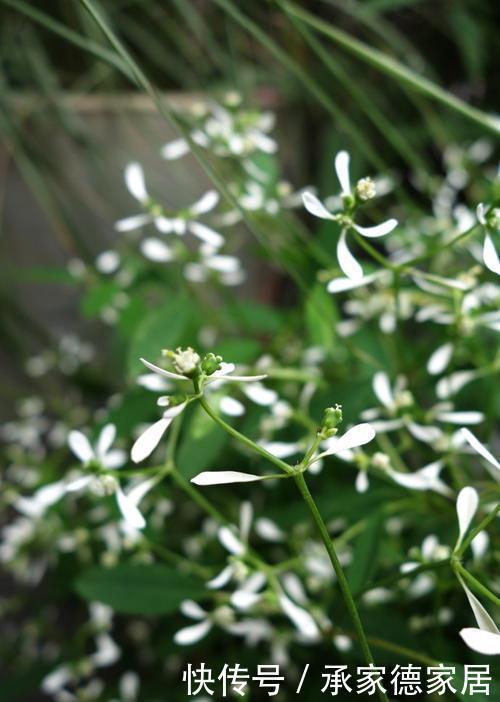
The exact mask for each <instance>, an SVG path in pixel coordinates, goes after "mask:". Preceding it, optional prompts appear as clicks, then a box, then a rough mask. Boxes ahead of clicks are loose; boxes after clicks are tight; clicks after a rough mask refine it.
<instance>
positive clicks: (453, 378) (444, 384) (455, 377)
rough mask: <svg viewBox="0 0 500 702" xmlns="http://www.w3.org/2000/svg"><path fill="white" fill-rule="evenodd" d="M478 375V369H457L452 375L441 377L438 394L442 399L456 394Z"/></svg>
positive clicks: (437, 389) (437, 388)
mask: <svg viewBox="0 0 500 702" xmlns="http://www.w3.org/2000/svg"><path fill="white" fill-rule="evenodd" d="M476 377H477V371H475V370H464V371H456V372H455V373H451V375H448V376H445V377H444V378H441V380H440V381H439V382H438V384H437V385H436V395H437V396H438V397H439V399H440V400H444V399H446V398H448V397H451V396H452V395H456V394H457V392H459V391H460V390H461V389H462V388H463V387H465V386H466V385H467V384H468V383H470V382H471V381H472V380H474V379H475V378H476Z"/></svg>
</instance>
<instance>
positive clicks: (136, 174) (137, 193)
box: [125, 161, 148, 202]
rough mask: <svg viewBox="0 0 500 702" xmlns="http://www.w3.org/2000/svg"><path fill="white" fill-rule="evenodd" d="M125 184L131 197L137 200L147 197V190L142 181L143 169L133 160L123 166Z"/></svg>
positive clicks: (141, 200) (143, 199)
mask: <svg viewBox="0 0 500 702" xmlns="http://www.w3.org/2000/svg"><path fill="white" fill-rule="evenodd" d="M125 185H126V186H127V188H128V191H129V193H130V194H131V195H132V197H135V199H136V200H139V202H144V201H145V200H147V199H148V191H147V190H146V183H145V181H144V171H143V169H142V166H141V164H140V163H137V162H136V161H133V162H132V163H129V164H127V166H126V167H125Z"/></svg>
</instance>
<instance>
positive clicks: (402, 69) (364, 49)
mask: <svg viewBox="0 0 500 702" xmlns="http://www.w3.org/2000/svg"><path fill="white" fill-rule="evenodd" d="M280 4H283V5H286V7H287V9H288V11H289V12H291V13H292V14H293V15H295V16H296V17H298V18H299V19H301V20H302V21H303V22H305V23H306V24H308V25H309V26H310V27H313V28H314V29H315V30H316V31H318V32H320V34H323V35H324V36H327V37H328V38H329V39H331V40H332V41H334V42H335V43H336V44H339V45H340V46H342V47H343V48H344V49H346V50H347V51H349V52H350V53H351V54H354V55H355V56H357V57H358V58H360V59H361V60H363V61H364V62H365V63H368V64H369V65H370V66H373V67H374V68H376V69H378V70H379V71H381V72H382V73H385V74H386V75H388V76H390V77H391V78H395V79H396V80H397V81H398V82H400V83H402V84H403V85H407V86H409V87H410V88H412V89H413V90H415V91H417V92H419V93H422V94H423V95H425V96H426V97H428V98H431V99H432V100H435V101H436V102H439V103H441V104H443V105H445V106H446V107H448V108H449V109H451V110H453V111H455V112H458V113H459V114H461V115H463V116H464V117H467V118H468V119H470V120H472V121H473V122H475V123H476V124H479V125H481V126H482V127H484V128H485V129H487V130H488V131H491V132H493V133H494V134H497V135H498V134H500V121H499V120H498V118H497V117H494V116H492V115H489V114H486V113H485V112H483V111H482V110H479V109H477V108H475V107H472V106H471V105H468V104H467V103H466V102H464V101H463V100H460V99H459V98H457V97H455V95H452V94H451V93H449V92H447V91H446V90H444V89H443V88H441V87H439V86H438V85H436V83H433V82H432V81H431V80H429V79H428V78H425V77H424V76H420V75H419V74H418V73H415V71H412V70H411V69H410V68H407V67H406V66H404V65H403V64H402V63H400V62H399V61H397V60H396V59H393V58H392V57H391V56H387V55H386V54H384V53H383V52H382V51H378V50H377V49H373V48H372V47H370V46H368V45H367V44H364V43H363V42H361V41H359V40H358V39H354V37H351V36H350V35H349V34H347V33H346V32H343V31H342V30H341V29H337V27H334V26H332V25H331V24H329V23H328V22H325V21H324V20H322V19H319V18H318V17H315V16H314V15H313V14H311V13H310V12H307V11H306V10H303V9H302V8H301V7H299V6H298V5H296V4H295V3H291V2H288V1H285V2H283V3H280Z"/></svg>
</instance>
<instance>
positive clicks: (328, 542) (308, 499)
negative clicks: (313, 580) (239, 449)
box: [294, 473, 388, 702]
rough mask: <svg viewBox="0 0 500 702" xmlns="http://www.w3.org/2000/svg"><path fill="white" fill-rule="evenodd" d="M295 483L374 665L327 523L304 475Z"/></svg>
mask: <svg viewBox="0 0 500 702" xmlns="http://www.w3.org/2000/svg"><path fill="white" fill-rule="evenodd" d="M294 480H295V483H296V485H297V487H298V489H299V492H300V494H301V495H302V498H303V500H304V502H305V503H306V505H307V507H308V509H309V512H310V513H311V516H312V518H313V521H314V524H315V526H316V529H317V531H318V533H319V535H320V537H321V540H322V541H323V544H324V546H325V548H326V551H327V553H328V557H329V559H330V562H331V564H332V567H333V570H334V571H335V575H336V576H337V580H338V583H339V586H340V591H341V593H342V596H343V598H344V603H345V605H346V607H347V610H348V612H349V615H350V617H351V620H352V623H353V625H354V628H355V631H356V635H357V638H358V641H359V644H360V646H361V650H362V652H363V657H364V659H365V661H366V663H367V664H368V665H370V664H373V663H374V659H373V656H372V652H371V650H370V645H369V643H368V640H367V637H366V634H365V630H364V628H363V624H362V622H361V618H360V616H359V613H358V609H357V607H356V603H355V601H354V597H353V596H352V593H351V589H350V587H349V583H348V582H347V578H346V576H345V574H344V571H343V569H342V566H341V565H340V561H339V559H338V556H337V552H336V551H335V547H334V545H333V542H332V539H331V538H330V534H329V533H328V529H327V527H326V524H325V522H324V521H323V518H322V516H321V514H320V512H319V509H318V508H317V506H316V503H315V501H314V498H313V496H312V495H311V493H310V491H309V488H308V487H307V483H306V481H305V478H304V474H303V473H297V474H296V475H295V476H294ZM378 697H379V699H380V700H384V702H388V697H387V695H386V694H385V693H383V692H381V691H379V692H378Z"/></svg>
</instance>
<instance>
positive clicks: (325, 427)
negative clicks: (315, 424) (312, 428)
mask: <svg viewBox="0 0 500 702" xmlns="http://www.w3.org/2000/svg"><path fill="white" fill-rule="evenodd" d="M341 422H342V407H341V406H340V405H335V407H327V408H326V409H325V411H324V414H323V421H322V422H321V426H320V428H319V432H318V433H319V434H320V436H321V437H322V438H323V439H328V438H330V437H331V436H335V434H336V433H337V431H338V429H337V427H338V425H339V424H340V423H341Z"/></svg>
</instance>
